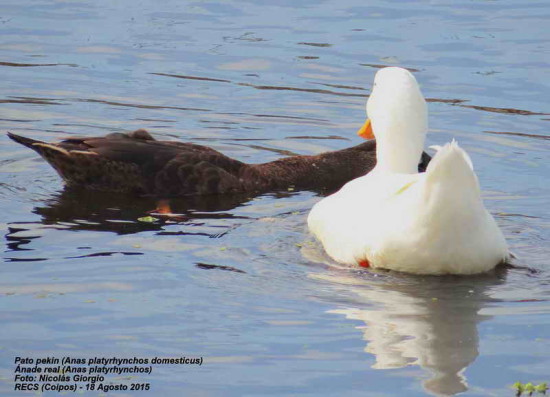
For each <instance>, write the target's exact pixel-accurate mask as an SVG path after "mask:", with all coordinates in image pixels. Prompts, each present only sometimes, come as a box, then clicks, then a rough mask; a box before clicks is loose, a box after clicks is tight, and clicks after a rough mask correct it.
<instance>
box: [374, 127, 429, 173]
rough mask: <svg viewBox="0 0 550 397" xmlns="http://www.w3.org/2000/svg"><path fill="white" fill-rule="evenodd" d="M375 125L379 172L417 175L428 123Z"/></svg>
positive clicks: (377, 167)
mask: <svg viewBox="0 0 550 397" xmlns="http://www.w3.org/2000/svg"><path fill="white" fill-rule="evenodd" d="M397 121H398V122H397V123H384V122H382V123H380V125H374V121H373V129H374V130H375V134H376V159H377V164H376V169H377V171H378V172H390V173H400V174H416V173H417V172H418V163H419V162H420V158H421V156H422V150H423V148H424V138H425V135H426V122H425V119H424V120H415V121H417V122H416V123H413V124H415V125H412V124H409V125H406V124H403V125H401V123H399V120H397Z"/></svg>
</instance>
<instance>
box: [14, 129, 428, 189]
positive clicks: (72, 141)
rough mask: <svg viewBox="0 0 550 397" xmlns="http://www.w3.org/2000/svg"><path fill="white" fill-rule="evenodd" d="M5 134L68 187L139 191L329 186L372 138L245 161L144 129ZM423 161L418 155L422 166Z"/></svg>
mask: <svg viewBox="0 0 550 397" xmlns="http://www.w3.org/2000/svg"><path fill="white" fill-rule="evenodd" d="M8 136H9V137H10V138H11V139H13V140H14V141H16V142H18V143H20V144H22V145H24V146H27V147H29V148H31V149H32V150H34V151H36V152H37V153H38V154H40V155H41V156H42V157H43V158H44V159H45V160H46V161H47V162H48V163H50V165H51V166H52V167H53V168H55V170H56V171H57V172H58V173H59V175H60V176H61V177H62V178H63V179H64V181H65V183H66V184H67V186H71V187H85V188H88V189H94V190H101V191H110V192H120V193H130V194H135V195H141V196H156V197H175V196H186V195H205V194H225V193H239V192H241V193H242V192H246V193H262V192H266V191H269V190H279V189H288V188H294V189H296V190H334V189H338V188H340V187H341V186H342V185H343V184H344V183H346V182H348V181H350V180H351V179H354V178H357V177H359V176H361V175H364V174H366V173H367V172H369V171H370V170H371V169H372V168H373V167H374V166H375V164H376V142H375V141H374V140H369V141H366V142H363V143H361V144H359V145H357V146H353V147H351V148H348V149H343V150H337V151H332V152H326V153H321V154H319V155H315V156H292V157H286V158H282V159H280V160H276V161H271V162H268V163H262V164H246V163H243V162H241V161H238V160H235V159H232V158H230V157H227V156H226V155H224V154H222V153H220V152H218V151H216V150H214V149H212V148H209V147H206V146H201V145H195V144H192V143H183V142H172V141H157V140H156V139H154V138H153V137H152V136H151V135H150V134H149V133H148V132H147V131H145V130H143V129H139V130H136V131H133V132H130V133H127V134H122V133H113V134H109V135H106V136H104V137H80V138H68V139H65V140H63V141H61V142H58V143H45V142H41V141H37V140H34V139H30V138H25V137H22V136H19V135H16V134H12V133H9V132H8ZM429 160H430V156H428V155H427V154H426V153H424V154H423V156H422V158H421V162H420V164H419V170H420V171H424V170H425V168H426V166H427V163H428V161H429Z"/></svg>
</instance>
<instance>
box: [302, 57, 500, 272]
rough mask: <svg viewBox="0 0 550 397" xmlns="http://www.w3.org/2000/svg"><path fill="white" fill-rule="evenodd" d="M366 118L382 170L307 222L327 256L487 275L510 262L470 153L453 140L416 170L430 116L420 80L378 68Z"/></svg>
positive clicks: (318, 208) (326, 202)
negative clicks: (420, 171) (425, 166)
mask: <svg viewBox="0 0 550 397" xmlns="http://www.w3.org/2000/svg"><path fill="white" fill-rule="evenodd" d="M367 113H368V115H369V117H370V121H369V120H367V122H366V123H365V125H364V126H363V128H362V130H360V133H363V135H364V133H365V132H366V131H369V130H370V131H371V134H372V132H373V133H374V135H375V136H376V140H377V149H376V155H377V159H378V160H377V161H378V162H377V165H376V167H375V168H374V170H373V171H371V172H370V173H369V174H367V175H365V176H362V177H360V178H357V179H354V180H353V181H351V182H348V183H347V184H346V185H344V187H342V189H341V190H340V191H338V192H337V193H335V194H333V195H331V196H329V197H326V198H324V199H323V200H321V201H320V202H318V203H317V204H316V205H315V206H314V207H313V209H312V210H311V212H310V214H309V217H308V225H309V229H310V230H311V231H312V232H313V234H314V235H315V236H316V237H317V238H318V239H319V240H320V241H321V243H322V244H323V246H324V248H325V250H326V252H327V253H328V254H329V255H330V256H331V257H332V258H333V259H334V260H336V261H338V262H341V263H346V264H359V265H361V266H371V267H373V268H386V269H392V270H397V271H403V272H409V273H419V274H474V273H481V272H485V271H488V270H490V269H492V268H493V267H494V266H496V265H497V264H498V263H500V262H503V261H505V260H506V259H507V258H508V247H507V244H506V241H505V239H504V236H503V235H502V232H501V231H500V229H499V228H498V226H497V224H496V222H495V220H494V218H493V217H492V216H491V214H489V212H488V211H487V210H486V209H485V207H484V206H483V201H482V199H481V195H480V189H479V184H478V180H477V177H476V175H475V173H474V171H473V167H472V162H471V160H470V158H469V156H468V154H467V153H466V152H465V151H464V150H463V149H461V148H460V147H459V146H458V144H457V143H456V142H455V141H454V140H453V142H451V143H448V144H446V145H445V146H443V147H437V154H436V155H435V156H434V158H433V159H432V161H431V162H430V164H429V165H428V168H427V170H426V172H425V173H420V174H419V173H417V164H418V161H419V159H420V156H421V153H422V148H423V146H424V138H425V135H426V130H427V118H428V117H427V107H426V102H425V100H424V97H423V96H422V93H421V92H420V88H419V87H418V83H417V82H416V79H415V78H414V76H413V75H412V74H411V73H410V72H408V71H407V70H405V69H402V68H397V67H390V68H385V69H382V70H380V71H378V73H377V74H376V77H375V79H374V86H373V90H372V93H371V96H370V98H369V100H368V102H367ZM371 123H372V124H371Z"/></svg>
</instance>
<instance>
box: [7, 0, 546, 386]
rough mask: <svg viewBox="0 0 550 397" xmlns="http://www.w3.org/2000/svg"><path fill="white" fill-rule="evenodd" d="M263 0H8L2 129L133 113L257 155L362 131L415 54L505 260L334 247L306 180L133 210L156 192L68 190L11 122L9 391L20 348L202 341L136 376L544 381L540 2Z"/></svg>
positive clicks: (34, 129)
mask: <svg viewBox="0 0 550 397" xmlns="http://www.w3.org/2000/svg"><path fill="white" fill-rule="evenodd" d="M263 3H264V2H260V1H229V2H224V3H223V4H219V3H217V2H208V1H197V2H181V1H172V0H169V1H164V2H160V3H159V2H157V1H150V0H144V1H139V2H125V1H122V2H108V1H79V2H73V1H33V0H18V1H4V2H3V4H2V6H1V9H2V13H1V16H0V22H1V24H0V70H1V71H2V73H3V74H2V76H3V78H2V81H3V83H2V92H1V95H0V124H1V128H0V130H1V131H2V132H5V131H13V132H15V133H19V134H22V135H26V136H30V137H33V138H35V139H41V140H55V139H57V138H61V137H65V136H68V135H102V134H106V133H109V132H116V131H126V130H132V129H136V128H146V129H148V130H149V131H151V132H152V133H153V134H155V136H157V137H158V138H162V139H180V140H184V141H190V142H194V143H199V144H206V145H209V146H212V147H214V148H215V149H218V150H221V151H223V152H224V153H226V154H228V155H230V156H233V157H236V158H238V159H240V160H243V161H248V162H264V161H270V160H274V159H277V158H280V157H282V156H284V155H288V154H315V153H320V152H322V151H325V150H334V149H339V148H344V147H347V146H351V145H354V144H356V143H358V142H359V138H357V137H355V136H354V131H355V130H356V129H357V128H358V127H359V126H360V125H361V124H362V122H363V120H364V117H365V114H364V103H365V100H366V97H367V95H368V93H369V92H370V84H371V82H372V79H373V76H374V73H375V72H376V71H377V70H378V69H379V68H380V67H383V66H392V65H397V66H402V67H407V68H409V69H410V70H412V71H413V72H414V73H415V75H416V76H417V79H418V80H419V82H420V83H421V85H422V90H423V92H424V94H425V96H426V97H427V98H429V102H430V104H429V109H430V133H429V135H428V142H427V144H428V145H433V144H442V143H445V142H447V141H449V140H450V139H452V138H456V139H457V140H458V141H459V142H460V144H461V145H462V146H463V147H464V148H465V149H466V150H467V151H468V152H469V153H470V155H471V157H472V159H473V162H474V164H475V168H476V172H477V173H478V176H479V178H480V182H481V185H482V187H483V193H484V197H485V201H486V205H487V207H488V209H489V210H490V211H491V212H492V213H493V214H494V215H495V217H496V218H497V221H498V223H499V224H500V226H501V227H502V228H503V230H504V233H505V235H506V238H507V239H508V241H509V244H510V246H511V248H512V250H513V251H514V253H515V254H516V256H517V259H516V260H515V264H516V265H517V268H513V269H508V270H502V271H498V272H494V273H491V274H488V275H483V276H478V277H467V278H460V277H443V278H438V277H415V276H405V275H399V274H394V273H388V272H379V273H375V272H370V271H366V270H362V269H356V268H349V267H342V266H338V265H336V264H335V263H333V262H331V261H330V260H328V259H327V258H325V257H324V256H323V254H322V251H321V250H320V248H319V246H317V245H316V244H315V243H314V242H313V241H312V239H311V237H310V236H309V235H308V234H307V231H306V229H305V219H306V216H307V212H308V210H309V209H310V208H311V206H312V205H313V204H314V203H315V202H317V201H318V200H319V199H320V197H319V196H318V195H317V194H316V193H313V192H278V193H270V194H265V195H262V196H260V197H248V196H244V197H231V198H220V199H215V198H209V199H204V200H193V199H190V200H179V201H177V202H175V203H174V208H175V209H176V210H177V211H178V212H179V213H181V215H182V217H181V219H178V220H176V221H173V222H158V223H147V222H139V221H138V220H137V219H138V218H140V217H143V216H144V215H146V213H147V211H149V210H151V209H153V208H155V202H153V201H152V200H147V199H129V198H127V197H117V196H112V195H104V194H97V193H88V194H87V193H82V192H80V193H79V192H70V191H64V190H63V186H62V183H61V181H60V180H59V178H58V177H57V175H56V173H55V172H54V171H53V170H52V169H51V168H50V167H49V166H48V165H47V164H46V163H45V162H44V161H42V160H41V159H39V158H37V156H36V155H35V154H34V153H33V152H31V151H29V150H28V149H26V148H23V147H21V146H18V145H16V144H15V143H13V142H11V141H9V140H8V139H7V137H6V136H5V135H2V136H0V140H2V145H1V146H0V171H1V174H0V175H1V176H0V178H1V179H0V206H1V207H0V208H1V213H2V215H1V218H0V227H1V228H2V231H3V235H4V249H3V263H2V279H1V280H0V305H1V308H2V310H1V312H0V316H1V319H2V324H3V325H2V327H1V328H0V349H1V354H0V357H1V358H0V392H1V394H2V395H6V396H8V395H21V393H19V394H14V392H13V391H12V390H13V357H14V356H17V355H18V356H34V357H38V356H46V355H55V356H60V357H62V356H64V355H71V356H75V357H79V356H84V357H88V356H107V357H109V356H112V355H117V356H121V357H133V356H138V357H154V356H178V355H188V356H203V357H204V360H205V361H204V364H203V366H201V367H192V366H186V367H181V366H180V367H178V366H167V367H157V368H155V370H154V373H153V375H151V376H137V377H136V378H135V380H138V381H150V382H151V385H152V390H153V391H152V392H150V393H154V395H163V396H180V395H182V393H184V394H185V395H209V396H222V395H223V396H225V395H235V396H241V395H314V394H315V395H334V396H342V395H346V396H347V395H350V396H351V395H358V396H359V395H361V396H364V395H372V396H376V395H385V396H386V395H395V396H400V395H404V394H406V395H411V396H415V395H419V396H420V395H426V394H436V395H437V394H455V393H459V392H466V395H495V396H497V395H498V396H501V395H512V393H513V392H512V391H511V390H510V389H509V388H508V387H509V385H510V384H512V383H514V382H515V381H522V382H534V383H540V382H543V381H548V380H549V379H548V371H549V369H550V360H549V358H548V357H549V353H550V349H549V346H550V345H549V340H548V334H549V323H550V320H549V319H550V317H549V316H548V314H549V312H550V305H549V303H548V299H549V294H550V285H549V284H550V283H549V279H550V278H549V275H550V272H549V270H548V266H549V265H550V260H549V253H550V252H549V249H548V241H549V239H550V232H549V226H550V221H549V217H548V204H549V202H548V197H549V194H550V188H549V183H548V175H549V172H550V169H549V162H548V158H549V152H550V144H549V142H550V141H549V134H548V121H549V120H550V114H549V113H550V109H548V106H547V101H545V99H547V98H548V92H549V91H548V84H547V82H548V81H549V80H550V76H549V72H548V71H549V70H550V68H549V56H548V39H549V37H548V36H549V35H548V27H547V25H548V22H547V21H548V14H549V12H550V7H549V6H548V4H547V2H544V1H532V2H524V1H514V0H502V1H476V2H474V1H471V2H461V3H460V4H458V3H457V2H454V1H431V2H406V1H374V2H369V3H368V4H367V3H365V2H364V1H356V0H346V1H300V2H293V1H292V2H291V1H285V2H277V5H265V4H263ZM110 380H112V379H110ZM115 380H116V379H115ZM46 394H48V395H54V394H55V393H46ZM85 394H86V393H85ZM144 394H145V393H144ZM89 395H97V393H95V394H93V393H89ZM116 395H121V396H122V395H130V394H129V393H117V394H116Z"/></svg>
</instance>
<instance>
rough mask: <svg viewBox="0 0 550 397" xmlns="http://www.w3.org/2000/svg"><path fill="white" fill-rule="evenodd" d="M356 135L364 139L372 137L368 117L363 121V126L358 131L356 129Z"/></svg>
mask: <svg viewBox="0 0 550 397" xmlns="http://www.w3.org/2000/svg"><path fill="white" fill-rule="evenodd" d="M357 135H359V136H360V137H361V138H364V139H374V134H373V133H372V125H371V123H370V119H367V121H365V124H363V126H362V127H361V128H359V131H357Z"/></svg>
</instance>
